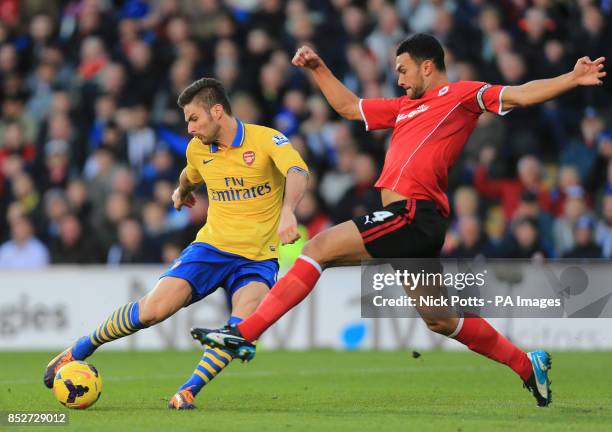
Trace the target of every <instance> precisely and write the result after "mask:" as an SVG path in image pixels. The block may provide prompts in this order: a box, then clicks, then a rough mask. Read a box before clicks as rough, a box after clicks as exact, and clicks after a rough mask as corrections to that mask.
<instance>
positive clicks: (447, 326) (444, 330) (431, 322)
mask: <svg viewBox="0 0 612 432" xmlns="http://www.w3.org/2000/svg"><path fill="white" fill-rule="evenodd" d="M424 321H425V324H427V328H429V330H431V331H432V332H434V333H438V334H441V335H444V336H448V335H450V334H452V333H453V332H454V331H455V328H454V322H453V320H451V319H444V318H428V319H425V320H424Z"/></svg>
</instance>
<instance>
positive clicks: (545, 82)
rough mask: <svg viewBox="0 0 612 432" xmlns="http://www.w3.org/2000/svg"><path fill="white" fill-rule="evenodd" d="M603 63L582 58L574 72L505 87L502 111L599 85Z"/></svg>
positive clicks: (602, 58) (602, 74)
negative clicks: (581, 87)
mask: <svg viewBox="0 0 612 432" xmlns="http://www.w3.org/2000/svg"><path fill="white" fill-rule="evenodd" d="M604 61H605V58H604V57H599V58H598V59H597V60H591V59H590V58H589V57H582V58H580V59H578V61H577V62H576V66H574V70H572V71H571V72H568V73H566V74H563V75H559V76H558V77H555V78H549V79H542V80H535V81H530V82H528V83H525V84H522V85H519V86H509V87H506V89H505V90H504V92H503V94H502V106H503V109H504V110H505V111H506V110H510V109H512V108H517V107H526V106H529V105H535V104H539V103H542V102H546V101H547V100H550V99H554V98H555V97H557V96H559V95H561V94H563V93H565V92H567V91H569V90H571V89H573V88H575V87H578V86H596V85H601V84H602V79H603V78H604V77H605V76H606V72H605V71H604Z"/></svg>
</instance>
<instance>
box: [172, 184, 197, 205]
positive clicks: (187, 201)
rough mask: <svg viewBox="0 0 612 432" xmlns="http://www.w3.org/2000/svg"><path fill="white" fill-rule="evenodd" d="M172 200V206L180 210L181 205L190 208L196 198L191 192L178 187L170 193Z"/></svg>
mask: <svg viewBox="0 0 612 432" xmlns="http://www.w3.org/2000/svg"><path fill="white" fill-rule="evenodd" d="M172 202H173V203H174V208H175V209H177V210H180V209H181V208H182V207H183V206H185V207H188V208H191V207H193V206H194V204H195V202H196V198H195V195H194V193H193V192H185V191H182V190H181V188H180V187H177V188H176V189H174V192H173V193H172Z"/></svg>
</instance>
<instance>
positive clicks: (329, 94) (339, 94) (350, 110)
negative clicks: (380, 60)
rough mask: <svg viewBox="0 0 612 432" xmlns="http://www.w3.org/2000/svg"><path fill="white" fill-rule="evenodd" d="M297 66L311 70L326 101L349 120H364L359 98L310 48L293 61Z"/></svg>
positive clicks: (298, 53) (296, 55)
mask: <svg viewBox="0 0 612 432" xmlns="http://www.w3.org/2000/svg"><path fill="white" fill-rule="evenodd" d="M291 62H292V63H293V64H294V65H295V66H297V67H302V68H306V69H309V70H310V72H312V77H313V78H314V80H315V81H316V82H317V84H318V85H319V88H320V89H321V92H323V95H324V96H325V99H327V101H328V102H329V104H330V105H331V106H332V108H333V109H334V110H335V111H336V112H337V113H338V114H340V115H341V116H342V117H344V118H345V119H347V120H363V119H362V117H361V113H360V111H359V98H358V97H357V96H356V95H355V94H354V93H353V92H351V91H350V90H349V89H348V88H346V86H345V85H344V84H342V83H341V82H340V80H338V78H336V77H335V76H334V74H333V73H332V72H331V71H330V70H329V68H328V67H327V65H326V64H325V62H324V61H323V60H322V59H321V57H319V55H318V54H317V53H316V52H315V51H314V50H313V49H312V48H310V47H308V46H303V47H301V48H299V49H298V50H297V51H296V53H295V55H294V56H293V60H292V61H291Z"/></svg>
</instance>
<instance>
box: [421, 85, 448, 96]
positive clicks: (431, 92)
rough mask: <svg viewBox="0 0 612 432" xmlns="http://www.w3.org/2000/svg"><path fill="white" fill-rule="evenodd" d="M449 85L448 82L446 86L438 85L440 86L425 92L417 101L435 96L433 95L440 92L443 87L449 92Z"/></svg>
mask: <svg viewBox="0 0 612 432" xmlns="http://www.w3.org/2000/svg"><path fill="white" fill-rule="evenodd" d="M450 84H451V83H450V82H447V83H446V84H440V85H439V86H437V87H434V88H432V89H430V90H427V92H425V93H424V94H423V96H421V97H420V98H419V99H425V98H427V97H429V96H431V95H433V94H435V93H438V92H439V91H440V90H442V89H443V88H444V87H448V88H449V90H450Z"/></svg>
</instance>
